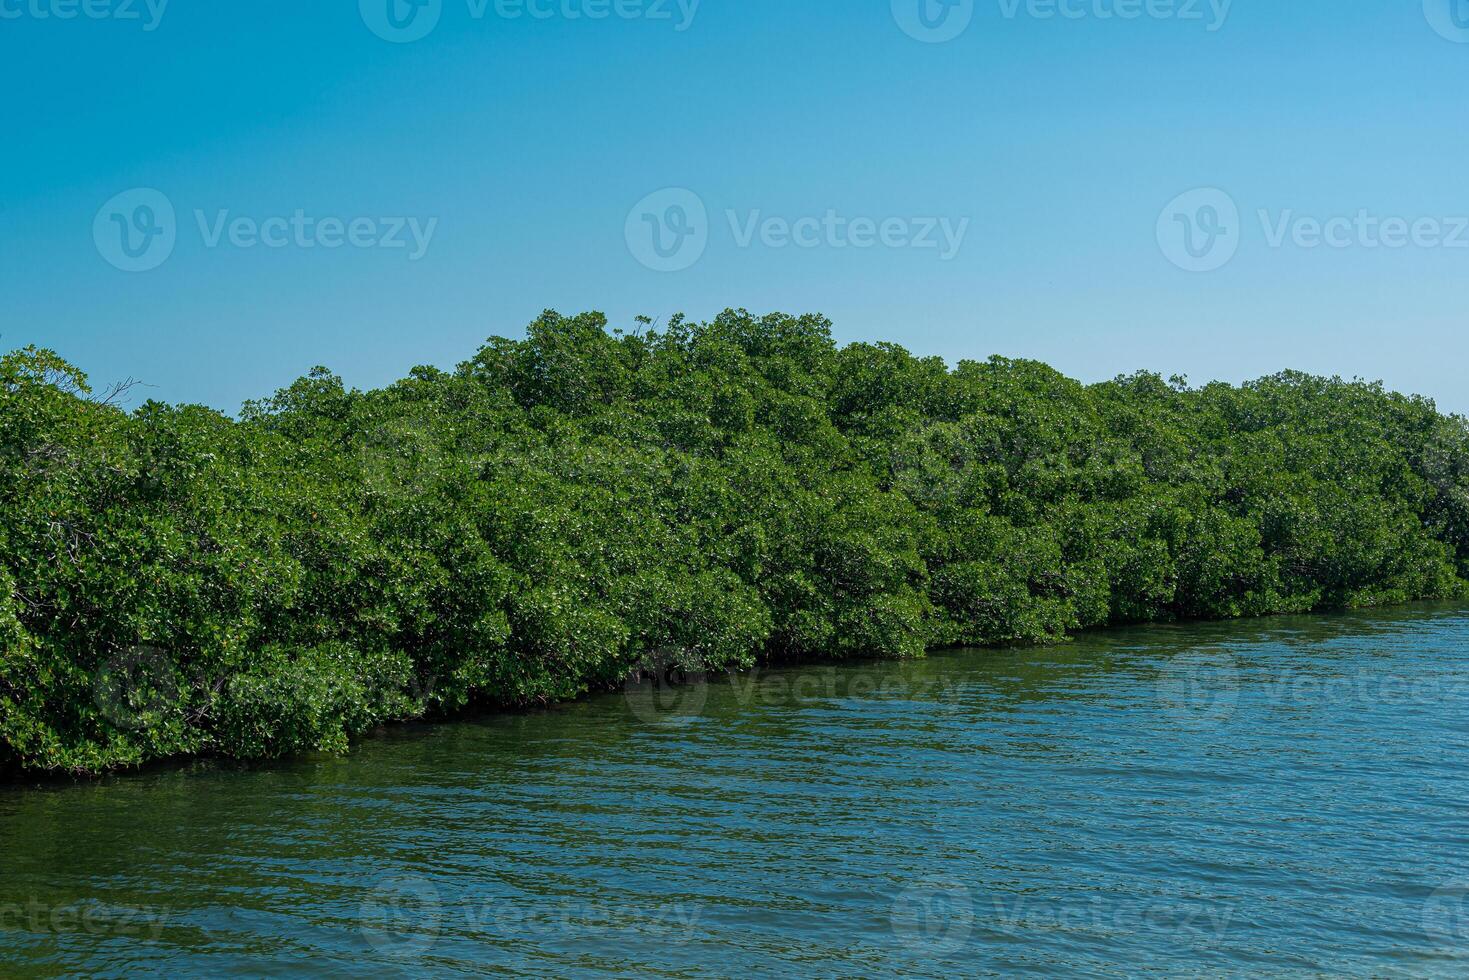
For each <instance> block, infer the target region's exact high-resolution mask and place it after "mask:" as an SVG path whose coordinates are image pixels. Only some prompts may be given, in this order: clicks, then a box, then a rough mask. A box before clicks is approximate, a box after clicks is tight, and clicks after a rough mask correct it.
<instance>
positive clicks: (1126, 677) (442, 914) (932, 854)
mask: <svg viewBox="0 0 1469 980" xmlns="http://www.w3.org/2000/svg"><path fill="white" fill-rule="evenodd" d="M1466 641H1469V610H1464V609H1463V608H1458V607H1443V606H1418V607H1413V608H1410V609H1405V610H1399V611H1392V612H1375V613H1366V614H1353V615H1343V616H1327V617H1313V618H1290V619H1275V620H1264V621H1257V622H1251V623H1234V624H1202V625H1200V624H1190V625H1182V626H1166V627H1146V628H1137V629H1128V630H1115V631H1109V632H1104V633H1095V634H1089V635H1087V636H1085V637H1083V638H1081V639H1079V640H1077V641H1076V642H1074V643H1072V644H1070V645H1068V646H1065V647H1061V648H1054V649H1045V650H1023V651H992V650H976V651H962V652H958V653H949V654H942V655H936V656H934V657H932V658H930V659H929V660H926V661H922V662H918V663H906V664H866V665H850V666H841V667H820V668H813V669H792V670H783V671H771V672H761V673H758V674H746V675H739V676H736V677H718V678H709V679H705V680H702V681H698V680H696V682H694V683H691V684H689V685H686V686H682V687H665V688H659V687H656V686H651V685H649V686H643V687H638V688H634V689H632V690H630V691H628V692H626V693H625V694H622V695H607V696H599V697H595V698H591V699H588V700H585V701H582V702H579V703H576V704H571V705H566V706H562V707H559V708H556V709H553V710H548V711H544V712H537V713H531V714H520V715H504V716H496V717H490V718H484V719H481V720H477V721H468V722H457V723H453V724H445V725H437V726H417V727H414V728H403V729H397V730H393V731H390V732H387V733H384V734H383V735H382V736H381V737H380V738H376V739H373V740H371V741H369V742H367V743H365V744H364V745H362V746H361V747H360V749H359V750H358V751H357V752H356V753H355V754H354V755H352V756H351V757H349V758H340V759H338V758H313V759H307V760H297V761H292V762H287V763H280V764H276V765H271V766H264V767H254V768H243V767H231V766H225V765H220V764H199V765H195V766H191V767H189V768H186V769H167V770H159V771H153V772H148V773H145V774H141V775H135V776H130V777H120V778H112V779H108V780H105V781H101V782H96V783H90V784H76V785H71V784H68V785H60V786H57V785H53V786H46V787H40V788H34V787H32V788H14V789H7V790H0V844H3V849H0V973H5V974H11V973H19V974H22V975H40V976H45V975H52V974H59V973H67V972H78V971H80V972H86V973H89V974H93V975H118V974H123V973H136V972H140V971H154V972H159V973H165V974H198V973H202V972H210V973H220V972H242V973H246V974H270V975H282V974H292V973H300V974H311V975H323V974H328V975H330V974H340V975H344V976H346V975H353V976H356V975H361V974H375V975H382V974H387V975H394V974H399V975H405V976H407V975H423V974H443V975H475V974H487V973H488V974H498V975H526V976H544V975H552V976H603V975H626V976H639V977H642V976H655V977H656V976H678V977H694V976H756V975H770V974H780V975H798V976H799V975H811V976H835V975H843V976H852V975H885V974H891V973H902V974H905V975H910V976H929V975H931V976H948V975H954V974H956V973H961V974H963V973H967V974H974V973H988V972H1006V973H1010V972H1030V973H1035V974H1037V975H1054V974H1056V973H1082V974H1086V973H1093V974H1115V973H1118V972H1139V971H1143V970H1152V971H1162V972H1167V973H1180V972H1185V973H1188V972H1193V973H1199V972H1208V973H1219V972H1225V973H1238V974H1258V973H1262V972H1267V973H1272V974H1278V973H1293V972H1294V973H1298V974H1301V975H1315V974H1320V973H1332V974H1339V973H1357V974H1363V975H1374V976H1380V975H1384V974H1401V975H1415V976H1416V975H1423V974H1433V973H1442V974H1462V973H1463V972H1464V971H1465V970H1466V969H1469V781H1466V776H1469V752H1466V749H1469V710H1466V709H1469V642H1466Z"/></svg>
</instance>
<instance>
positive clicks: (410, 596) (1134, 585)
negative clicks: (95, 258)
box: [0, 312, 1469, 771]
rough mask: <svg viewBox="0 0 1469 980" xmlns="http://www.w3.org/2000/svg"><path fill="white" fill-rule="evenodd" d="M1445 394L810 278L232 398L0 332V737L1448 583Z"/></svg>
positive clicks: (151, 754)
mask: <svg viewBox="0 0 1469 980" xmlns="http://www.w3.org/2000/svg"><path fill="white" fill-rule="evenodd" d="M1466 578H1469V426H1466V424H1465V422H1464V420H1462V419H1460V418H1457V417H1445V416H1442V415H1440V414H1438V413H1437V412H1436V411H1435V409H1434V407H1433V405H1432V404H1431V403H1430V402H1428V401H1425V400H1423V399H1420V398H1408V397H1404V396H1401V395H1397V394H1391V393H1388V392H1385V391H1384V390H1383V389H1382V388H1381V387H1380V386H1378V385H1370V384H1364V383H1346V382H1343V381H1340V380H1327V379H1322V378H1316V377H1308V376H1305V375H1301V374H1294V373H1287V374H1281V375H1277V376H1275V377H1270V378H1266V379H1264V380H1261V381H1258V382H1255V383H1253V384H1249V385H1245V386H1243V387H1238V388H1236V387H1231V386H1228V385H1224V384H1211V385H1208V386H1206V387H1203V388H1198V389H1191V388H1189V387H1187V386H1186V385H1185V384H1184V383H1183V382H1182V381H1180V380H1177V379H1175V380H1173V381H1165V380H1163V379H1162V378H1159V377H1157V376H1155V375H1152V374H1137V375H1133V376H1131V377H1123V378H1119V379H1117V380H1115V381H1112V382H1108V383H1105V384H1098V385H1090V386H1087V385H1082V384H1079V383H1077V382H1075V381H1071V380H1069V379H1067V378H1065V377H1063V376H1061V375H1060V374H1057V373H1056V372H1055V371H1053V370H1051V369H1049V368H1047V367H1045V366H1044V365H1041V364H1037V363H1033V362H1028V361H1014V360H1005V359H1002V358H993V359H991V360H990V361H988V362H985V363H974V362H964V363H961V364H960V365H959V366H958V367H957V368H955V369H952V370H950V369H948V368H947V367H946V366H945V365H944V363H943V362H942V361H940V360H938V359H936V358H926V359H925V358H916V357H913V356H912V355H910V354H908V353H907V352H905V351H904V350H903V349H901V348H899V347H896V346H893V345H890V344H879V345H869V344H855V345H852V346H849V347H845V348H841V349H839V348H838V347H837V346H836V345H835V344H834V343H833V342H832V340H831V336H830V330H829V324H828V323H827V322H826V321H824V320H822V319H821V318H818V317H814V316H807V317H789V316H768V317H763V318H757V317H752V316H750V315H748V314H746V313H743V312H729V313H726V314H724V315H721V316H719V317H718V318H716V319H715V320H714V321H713V322H710V323H707V324H699V325H694V324H691V323H688V322H685V321H683V320H682V319H675V320H674V321H672V322H671V323H670V324H669V326H668V327H667V328H666V329H665V330H662V331H661V332H657V331H651V330H649V331H646V332H644V331H642V330H641V329H640V330H639V331H638V332H637V333H634V334H629V335H624V334H622V333H621V332H617V331H614V332H611V333H609V332H608V331H607V330H606V328H605V322H604V320H603V319H602V318H601V317H600V316H597V315H584V316H580V317H574V318H563V317H561V316H558V315H555V314H553V313H547V314H545V315H544V316H543V317H542V318H541V319H539V320H538V321H537V322H536V323H534V324H533V325H532V326H531V327H530V330H529V335H528V337H527V339H525V340H523V341H511V340H504V339H493V340H491V341H490V342H489V343H488V344H487V346H485V347H484V348H483V349H481V350H480V351H479V353H478V354H477V355H475V356H474V358H473V359H471V360H469V361H467V362H466V363H464V364H462V365H460V367H459V368H458V369H457V370H455V371H454V372H452V373H447V372H443V371H440V370H437V369H434V368H417V369H415V370H414V371H413V372H412V374H411V376H410V377H409V378H407V379H406V380H404V381H402V382H400V383H398V384H396V385H394V386H392V387H391V388H388V389H386V390H383V391H373V392H360V391H353V390H347V389H345V388H344V387H343V385H342V382H341V381H340V380H339V379H338V378H336V377H334V376H332V375H331V374H330V373H328V372H327V371H326V370H324V369H318V370H316V371H314V372H313V373H312V374H311V375H310V376H309V377H306V378H303V379H301V380H300V381H297V382H296V383H295V384H294V385H292V386H291V387H290V388H287V389H285V390H283V391H281V392H279V393H277V394H276V395H275V396H274V397H273V398H270V399H267V400H265V401H261V402H256V403H250V404H247V405H246V406H245V408H244V410H243V412H242V413H241V417H240V419H239V420H238V421H236V420H231V419H229V418H227V417H225V416H223V415H220V414H218V413H216V412H214V411H211V410H209V409H205V408H201V407H195V406H183V407H171V406H168V405H163V404H158V403H153V402H150V403H148V404H145V405H143V406H142V407H141V408H139V409H137V410H136V411H134V412H132V413H127V412H124V411H122V410H121V409H119V408H117V407H116V406H115V405H113V404H111V403H110V402H109V400H108V399H107V398H103V397H97V396H94V395H92V394H91V393H90V391H89V389H88V388H87V386H86V381H85V379H84V378H82V377H81V376H80V375H79V374H78V373H77V372H76V371H75V370H74V369H73V368H72V367H70V366H69V365H67V364H66V363H65V362H63V361H62V360H60V359H59V358H58V357H57V356H56V355H54V354H52V353H50V352H47V351H38V350H35V349H28V350H24V351H19V352H16V353H13V354H10V355H9V356H6V357H4V358H3V360H0V642H3V649H4V655H3V660H0V768H10V769H27V770H70V771H98V770H102V769H105V768H108V767H114V766H120V765H132V764H137V763H141V762H144V761H146V760H149V759H155V758H160V757H167V756H175V755H181V754H190V753H206V752H208V753H220V754H226V755H231V756H239V757H260V756H271V755H277V754H281V753H286V752H292V751H297V750H303V749H313V748H321V749H328V750H337V749H341V748H343V747H344V746H345V745H346V744H347V741H348V739H349V738H350V737H352V736H353V735H355V734H358V733H361V732H363V731H364V730H366V729H369V728H370V727H372V726H375V725H377V724H380V723H382V722H385V721H390V720H394V719H406V718H413V717H419V716H424V715H435V714H443V713H448V712H452V711H456V710H459V709H463V708H465V707H467V706H476V705H490V704H527V703H536V702H545V701H550V700H554V699H562V698H570V697H574V696H575V695H577V694H579V693H581V692H583V691H586V690H588V689H589V688H596V687H606V686H610V685H614V684H616V683H618V682H620V681H621V680H623V679H625V678H627V677H628V676H629V675H631V674H633V673H635V672H638V671H645V670H650V669H651V670H665V669H677V668H684V669H702V670H724V669H732V668H740V667H747V666H750V665H752V664H754V663H756V662H757V661H760V660H767V661H768V660H779V659H787V658H801V659H811V658H830V657H847V656H853V655H861V656H867V655H879V656H895V657H914V656H919V655H921V654H922V653H923V652H924V651H925V650H926V649H929V648H933V647H936V646H943V645H953V644H1007V643H1034V642H1046V641H1052V640H1057V639H1059V638H1062V637H1064V636H1065V635H1066V634H1067V633H1068V631H1074V630H1078V629H1083V628H1086V627H1091V626H1097V625H1100V624H1105V623H1121V622H1134V621H1144V620H1168V619H1173V618H1179V617H1233V616H1256V615H1262V614H1268V613H1278V612H1299V611H1304V610H1313V609H1320V608H1326V607H1342V606H1360V605H1368V604H1379V603H1390V602H1398V601H1403V600H1409V599H1415V598H1425V597H1440V596H1449V595H1458V594H1461V592H1462V590H1463V587H1464V580H1465V579H1466Z"/></svg>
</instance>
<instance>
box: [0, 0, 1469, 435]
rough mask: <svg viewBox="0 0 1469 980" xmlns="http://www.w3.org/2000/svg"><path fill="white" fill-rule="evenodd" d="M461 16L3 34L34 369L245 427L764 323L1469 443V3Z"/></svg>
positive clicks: (446, 9)
mask: <svg viewBox="0 0 1469 980" xmlns="http://www.w3.org/2000/svg"><path fill="white" fill-rule="evenodd" d="M424 2H426V3H428V4H429V6H427V7H424V8H423V9H421V10H419V9H415V8H413V7H411V6H409V5H408V2H407V0H362V2H361V3H359V2H357V0H333V2H312V3H300V2H294V3H287V2H284V0H249V2H229V0H211V2H209V3H204V2H201V0H169V2H167V3H166V4H165V3H163V2H162V0H151V6H150V5H149V0H0V84H3V87H4V91H5V93H6V95H7V98H6V100H5V108H4V110H3V111H4V115H3V117H0V118H3V120H4V122H5V134H6V137H7V146H8V150H9V152H7V153H5V154H4V155H3V157H0V347H3V348H7V349H8V348H11V347H18V346H22V345H25V344H31V343H35V344H40V345H44V346H48V347H52V348H55V349H57V350H58V351H60V352H61V353H62V354H63V355H64V356H66V357H67V358H69V359H70V360H72V361H74V362H75V363H77V364H79V365H81V366H82V367H83V368H84V369H85V370H87V371H88V372H89V373H90V374H91V375H92V376H93V378H94V380H96V381H99V382H105V381H111V380H117V379H121V378H124V377H133V378H139V379H142V380H143V381H145V382H147V383H148V384H149V385H151V386H152V387H149V388H147V389H143V396H144V397H149V396H151V397H155V398H160V399H164V400H168V401H196V402H203V403H206V404H209V405H213V406H215V407H218V408H221V409H223V410H226V411H234V410H235V409H237V408H238V406H239V403H240V402H241V400H243V399H245V398H250V397H256V396H260V395H263V394H267V393H269V392H270V391H272V390H274V389H275V388H277V387H280V386H283V385H285V384H288V383H289V382H290V381H291V380H292V379H294V378H295V377H297V376H299V375H300V374H302V373H304V372H305V371H306V370H308V369H309V368H310V367H312V366H313V365H316V364H325V365H327V366H329V367H331V368H333V369H334V370H336V371H338V372H340V373H341V374H343V375H344V376H345V377H346V378H347V380H348V381H349V382H350V383H353V384H356V385H359V386H364V387H366V386H377V385H381V384H385V383H388V382H391V381H392V380H394V379H396V378H399V377H402V376H403V375H405V374H406V373H407V371H408V370H409V368H411V367H412V366H413V365H415V364H424V363H428V364H438V365H441V366H446V367H447V366H452V365H453V364H454V363H456V362H457V361H459V360H461V359H464V358H466V357H468V356H469V355H470V354H472V353H473V351H474V350H475V349H476V348H477V347H478V345H479V344H480V343H481V342H482V341H483V339H484V338H485V337H487V336H489V335H491V334H503V335H509V336H519V335H520V334H521V332H522V331H523V328H524V325H525V324H526V323H527V322H529V321H530V320H531V319H532V318H533V317H535V316H536V315H537V314H538V313H539V312H540V311H541V310H542V309H545V308H554V309H558V310H560V311H562V312H566V313H570V312H578V311H582V310H589V309H597V310H602V311H604V312H605V313H607V314H608V316H609V317H610V318H611V319H612V321H613V323H614V324H621V325H625V324H628V323H630V322H631V320H632V318H633V317H634V316H635V315H637V314H640V313H646V314H648V315H652V316H658V317H666V316H668V315H669V314H671V313H674V312H679V311H683V312H686V313H688V314H689V315H691V316H694V317H703V316H707V315H711V314H713V313H715V312H717V311H718V310H720V309H722V308H724V307H727V306H743V307H746V308H748V309H751V310H753V311H759V312H764V311H770V310H783V311H788V312H808V311H816V312H822V313H825V314H827V315H828V316H830V317H831V318H832V319H833V321H834V323H835V330H836V334H837V337H838V339H840V340H842V341H855V340H894V341H897V342H899V343H902V344H904V345H905V346H907V347H908V348H909V349H911V350H913V351H915V352H918V353H921V354H938V355H942V356H943V357H945V358H946V359H948V360H949V361H950V362H954V361H957V360H958V359H960V358H982V357H986V356H988V355H990V354H992V353H1000V354H1005V355H1010V356H1021V357H1033V358H1037V359H1040V360H1044V361H1047V362H1049V363H1051V364H1053V365H1054V366H1056V367H1057V368H1059V369H1061V370H1063V371H1065V372H1066V373H1068V374H1071V375H1073V376H1076V377H1080V378H1082V379H1084V380H1089V381H1090V380H1100V379H1103V378H1107V377H1111V376H1113V375H1115V374H1118V373H1122V372H1127V371H1131V370H1134V369H1138V368H1148V369H1153V370H1158V371H1161V372H1163V373H1165V374H1172V373H1182V374H1186V375H1188V376H1189V377H1190V378H1191V379H1192V380H1194V381H1195V382H1202V381H1205V380H1209V379H1213V378H1221V379H1225V380H1230V381H1240V380H1244V379H1247V378H1251V377H1257V376H1259V375H1262V374H1268V373H1272V372H1274V371H1277V370H1280V369H1283V368H1297V369H1301V370H1307V371H1312V372H1318V373H1327V374H1342V375H1345V376H1349V377H1350V376H1365V377H1368V378H1373V379H1382V380H1384V381H1386V382H1387V384H1388V385H1389V386H1391V387H1393V388H1397V389H1399V390H1405V391H1412V392H1418V393H1422V394H1426V395H1429V396H1432V397H1434V398H1435V399H1436V400H1437V401H1438V402H1439V404H1440V406H1441V407H1443V408H1445V409H1447V410H1453V411H1461V412H1469V391H1466V389H1465V387H1464V385H1463V384H1462V382H1461V377H1462V375H1463V367H1462V365H1463V364H1464V363H1465V362H1466V359H1469V358H1466V355H1469V336H1466V330H1465V327H1466V321H1469V317H1466V302H1465V299H1466V296H1469V180H1466V179H1465V176H1464V174H1465V170H1464V161H1465V160H1466V159H1469V125H1466V116H1469V100H1466V98H1465V92H1466V91H1469V85H1466V83H1469V43H1463V42H1469V0H1426V2H1424V0H1401V2H1394V3H1352V4H1342V3H1340V2H1326V0H1292V2H1281V0H1233V2H1232V3H1225V2H1224V0H1213V2H1212V3H1211V0H1198V2H1197V3H1196V2H1195V0H953V3H954V6H953V7H952V9H950V8H949V7H946V6H945V5H944V3H942V2H941V0H891V2H890V0H738V2H735V0H700V2H698V3H697V4H694V3H693V0H682V3H680V0H666V2H665V0H424ZM389 3H393V4H397V5H398V6H397V7H396V9H395V10H394V11H393V12H394V13H395V14H396V15H397V19H396V23H399V24H404V25H407V26H406V27H405V28H404V29H403V31H401V32H398V33H396V34H395V29H394V28H392V27H391V26H390V24H391V23H394V22H390V21H389V20H388V17H387V15H388V13H389V10H388V4H389ZM921 4H927V6H926V7H920V5H921ZM1451 4H1459V5H1461V6H1460V7H1459V8H1454V7H1451ZM920 13H923V14H925V15H926V16H925V17H923V18H920V17H919V14H920ZM68 14H70V15H72V16H66V15H68ZM598 14H601V15H603V16H596V15H598ZM415 16H416V17H418V18H419V19H417V20H415V19H414V17H415ZM424 18H427V19H424ZM435 18H436V19H435ZM925 23H927V24H929V25H934V26H932V27H924V26H923V25H924V24H925ZM1461 25H1462V26H1461ZM430 28H431V29H430ZM416 33H422V34H423V36H422V37H420V38H418V39H416V40H411V39H408V38H409V36H410V35H412V34H416ZM948 34H953V35H954V36H953V37H952V38H950V39H948V40H942V41H940V40H939V38H940V37H941V36H945V35H948ZM380 35H387V36H388V37H389V38H391V40H389V39H385V38H384V37H383V36H380ZM915 35H916V36H915ZM140 189H147V190H148V191H150V192H154V193H149V194H142V191H141V190H140ZM669 189H673V190H669ZM140 195H141V196H140ZM160 202H161V203H160ZM145 206H146V207H147V208H149V209H150V210H146V211H144V210H140V209H141V208H143V207H145ZM675 207H677V208H680V209H681V210H677V211H674V210H671V209H673V208H675ZM1231 208H1232V209H1233V210H1231ZM164 209H171V210H172V212H173V219H172V221H171V222H169V221H168V220H167V219H168V215H167V214H166V213H164ZM1261 212H1264V214H1263V215H1262V214H1261ZM165 224H167V229H166V230H167V232H168V234H166V235H159V234H152V233H153V232H161V231H164V230H165V227H164V226H165ZM415 229H416V237H415V234H414V230H415ZM124 232H126V233H127V235H128V241H129V242H130V243H131V246H130V247H132V248H133V249H134V251H135V252H137V253H138V255H137V256H136V257H134V258H133V259H129V258H128V257H127V255H126V253H124V252H122V251H120V246H121V244H122V242H123V238H122V235H123V233H124ZM655 232H656V233H658V234H659V236H660V243H661V245H663V246H664V252H665V253H666V254H665V255H664V256H662V257H660V256H659V255H658V253H657V251H656V250H655V249H652V247H651V243H652V237H651V236H652V235H653V234H654V233H655ZM640 236H642V237H641V238H640ZM267 241H268V242H269V243H270V244H266V242H267ZM1328 242H1329V243H1328ZM170 245H171V250H169V249H168V246H170ZM331 245H335V247H329V246H331ZM1190 249H1192V251H1190ZM130 264H132V265H142V266H151V267H149V268H146V269H144V270H143V271H128V268H127V267H128V266H129V265H130ZM119 266H121V267H119Z"/></svg>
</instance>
